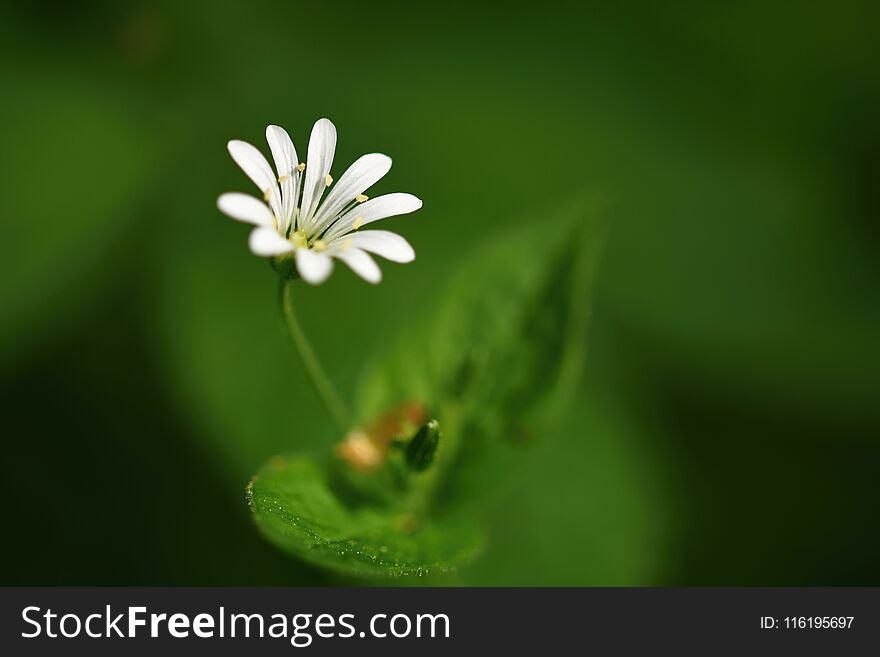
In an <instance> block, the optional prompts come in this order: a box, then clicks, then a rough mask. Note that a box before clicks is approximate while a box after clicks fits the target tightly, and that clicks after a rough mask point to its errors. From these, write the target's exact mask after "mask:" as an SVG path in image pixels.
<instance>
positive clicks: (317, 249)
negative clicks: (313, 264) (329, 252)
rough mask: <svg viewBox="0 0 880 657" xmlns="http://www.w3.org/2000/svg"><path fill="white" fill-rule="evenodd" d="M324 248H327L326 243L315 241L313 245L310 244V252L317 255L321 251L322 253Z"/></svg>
mask: <svg viewBox="0 0 880 657" xmlns="http://www.w3.org/2000/svg"><path fill="white" fill-rule="evenodd" d="M326 248H327V242H325V241H324V240H315V243H314V244H312V250H313V251H315V252H317V253H320V252H321V251H323V250H324V249H326Z"/></svg>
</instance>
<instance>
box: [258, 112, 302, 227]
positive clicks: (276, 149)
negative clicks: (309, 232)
mask: <svg viewBox="0 0 880 657" xmlns="http://www.w3.org/2000/svg"><path fill="white" fill-rule="evenodd" d="M266 141H267V142H269V150H271V151H272V159H273V160H275V170H276V171H277V172H278V181H279V184H280V185H281V213H282V215H281V218H282V219H284V221H283V222H282V230H287V227H288V226H289V225H290V218H291V217H292V216H293V210H294V208H295V207H296V201H297V192H298V191H299V178H300V172H299V170H298V169H297V168H296V165H298V164H299V159H298V158H297V155H296V148H295V147H294V145H293V141H292V140H291V139H290V135H288V134H287V131H286V130H285V129H284V128H282V127H281V126H278V125H270V126H268V127H267V128H266Z"/></svg>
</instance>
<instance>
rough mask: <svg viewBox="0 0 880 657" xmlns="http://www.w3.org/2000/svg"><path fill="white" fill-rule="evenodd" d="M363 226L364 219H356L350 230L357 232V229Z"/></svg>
mask: <svg viewBox="0 0 880 657" xmlns="http://www.w3.org/2000/svg"><path fill="white" fill-rule="evenodd" d="M363 225H364V218H363V217H356V218H355V220H354V223H353V224H352V225H351V229H352V230H357V229H358V228H360V227H361V226H363Z"/></svg>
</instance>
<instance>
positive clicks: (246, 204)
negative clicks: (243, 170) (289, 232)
mask: <svg viewBox="0 0 880 657" xmlns="http://www.w3.org/2000/svg"><path fill="white" fill-rule="evenodd" d="M217 207H218V208H219V209H220V212H222V213H223V214H226V215H229V216H230V217H232V218H233V219H237V220H238V221H244V222H245V223H248V224H254V225H255V226H265V227H267V228H273V227H274V226H275V216H274V215H273V214H272V211H271V210H270V209H269V208H268V207H267V206H266V204H265V203H263V202H262V201H261V200H259V199H256V198H254V197H253V196H250V195H249V194H239V193H238V192H229V193H228V194H221V195H220V198H218V199H217Z"/></svg>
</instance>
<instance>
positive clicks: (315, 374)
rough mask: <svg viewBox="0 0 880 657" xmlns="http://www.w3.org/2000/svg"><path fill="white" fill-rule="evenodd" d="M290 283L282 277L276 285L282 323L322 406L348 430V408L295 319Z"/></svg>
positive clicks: (342, 429) (340, 425) (342, 427)
mask: <svg viewBox="0 0 880 657" xmlns="http://www.w3.org/2000/svg"><path fill="white" fill-rule="evenodd" d="M290 283H291V282H290V280H288V279H285V278H282V279H281V281H280V285H279V286H278V303H279V305H280V306H281V314H282V315H283V316H284V323H285V324H286V326H287V331H288V333H290V339H291V341H292V342H293V346H294V347H296V351H297V353H298V354H299V357H300V360H301V361H302V364H303V367H304V368H305V370H306V374H308V377H309V380H310V381H311V382H312V385H313V386H314V388H315V392H316V393H318V397H320V398H321V401H323V402H324V406H326V407H327V411H328V412H329V413H330V415H331V417H332V418H333V419H334V420H335V422H336V424H337V425H338V427H339V429H340V431H343V432H345V431H348V430H349V429H350V428H351V425H350V424H349V414H348V409H347V408H346V406H345V403H344V402H343V401H342V399H341V398H340V396H339V393H337V392H336V388H334V387H333V384H332V383H331V382H330V379H329V377H328V376H327V374H326V373H325V372H324V368H323V367H321V363H320V362H319V361H318V357H317V356H316V355H315V351H314V349H312V345H311V344H309V341H308V338H306V334H305V333H303V330H302V327H301V326H300V325H299V322H298V321H297V319H296V315H295V314H294V312H293V301H291V298H290V297H291V294H290V287H291V285H290Z"/></svg>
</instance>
